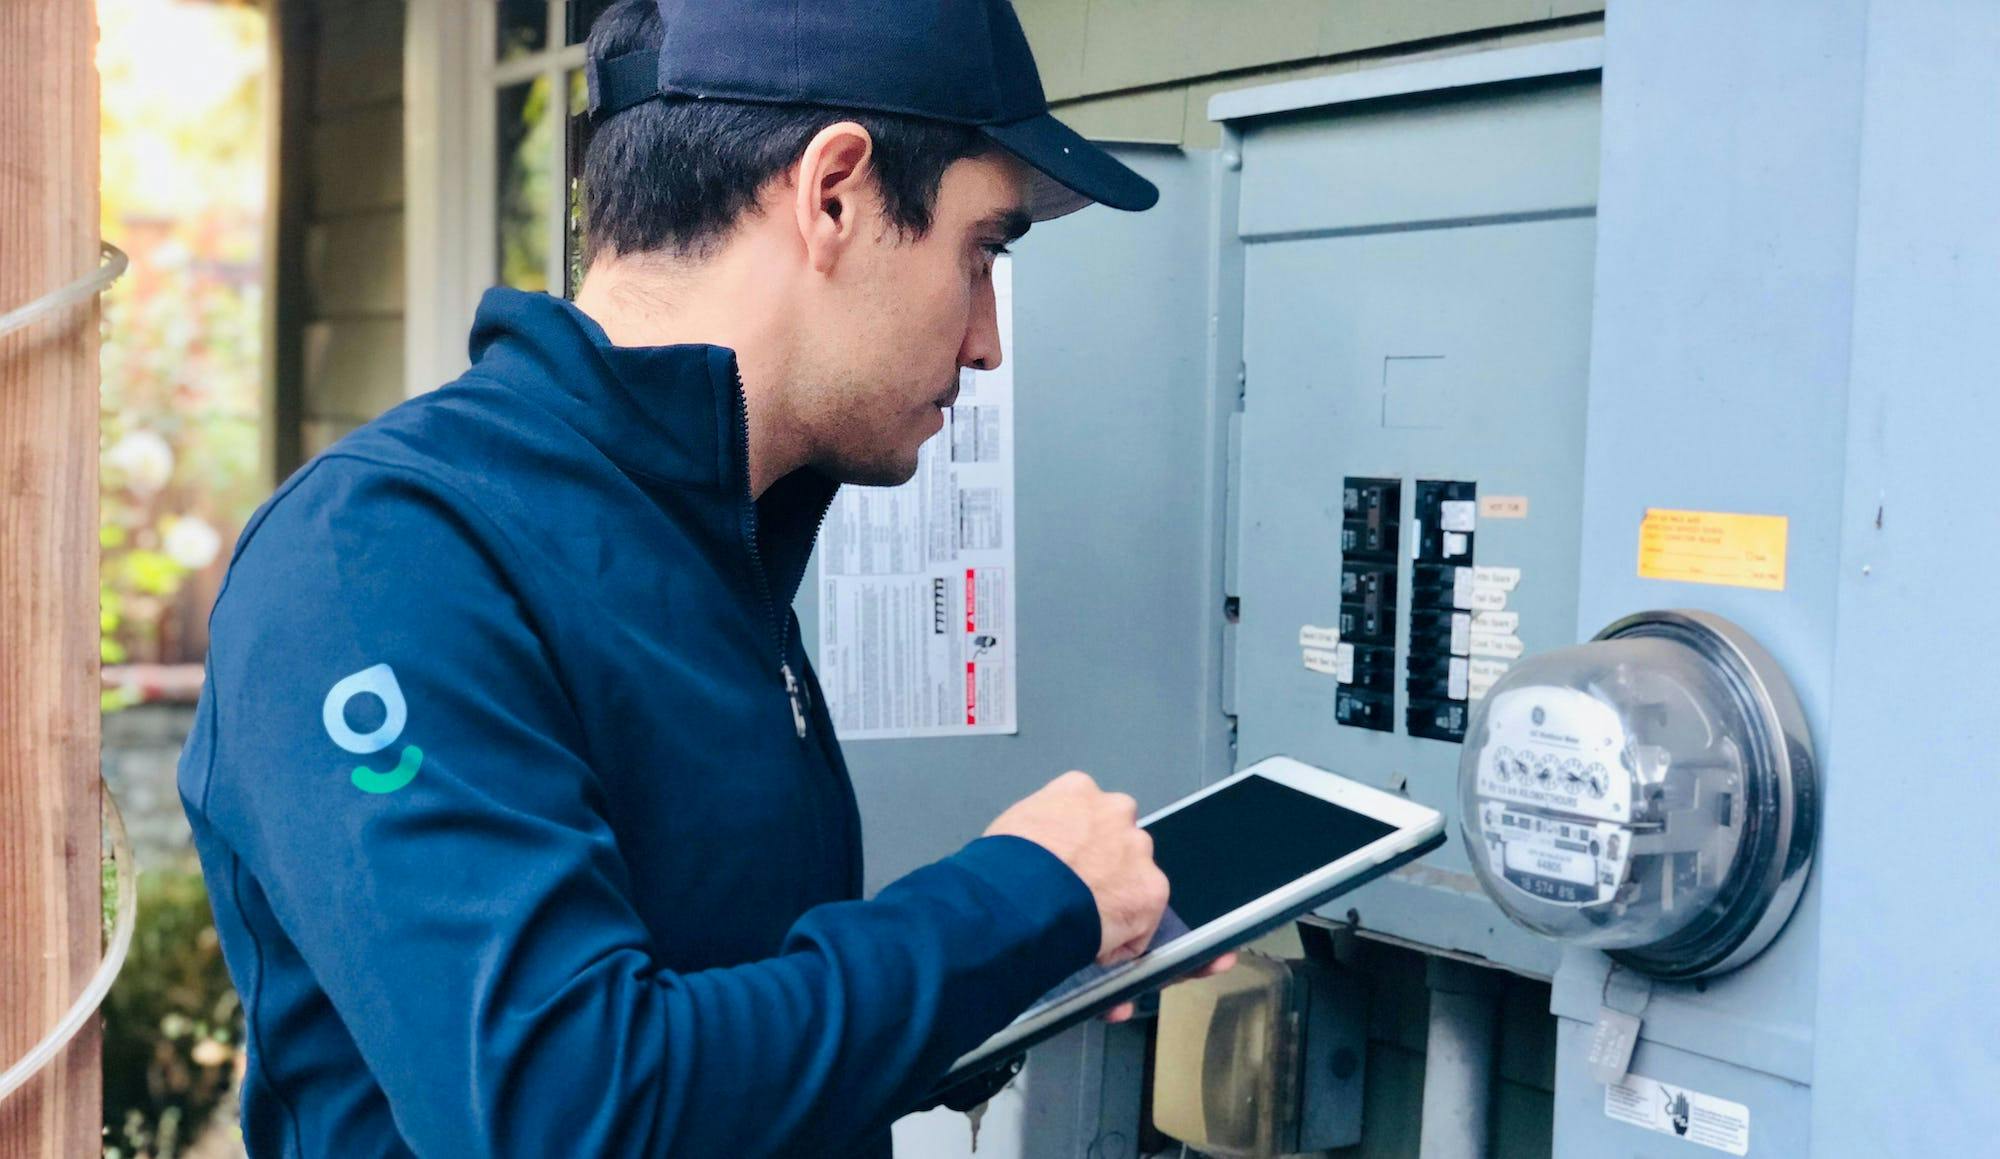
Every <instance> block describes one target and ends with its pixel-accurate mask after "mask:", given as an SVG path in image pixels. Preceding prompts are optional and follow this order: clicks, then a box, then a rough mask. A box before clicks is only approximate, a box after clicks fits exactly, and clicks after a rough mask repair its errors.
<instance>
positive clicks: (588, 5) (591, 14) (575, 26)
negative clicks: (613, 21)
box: [568, 0, 618, 44]
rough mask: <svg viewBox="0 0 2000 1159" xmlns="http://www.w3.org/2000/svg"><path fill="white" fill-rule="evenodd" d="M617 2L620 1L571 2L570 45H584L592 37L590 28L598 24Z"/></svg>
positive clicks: (570, 0)
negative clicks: (586, 39)
mask: <svg viewBox="0 0 2000 1159" xmlns="http://www.w3.org/2000/svg"><path fill="white" fill-rule="evenodd" d="M617 2H618V0H569V4H568V8H569V20H568V24H569V43H571V44H582V43H583V42H584V39H585V38H587V37H588V36H589V35H590V26H591V25H593V24H595V23H597V18H598V17H599V16H602V15H603V14H604V10H605V9H606V8H609V7H611V6H612V5H613V4H615V3H617Z"/></svg>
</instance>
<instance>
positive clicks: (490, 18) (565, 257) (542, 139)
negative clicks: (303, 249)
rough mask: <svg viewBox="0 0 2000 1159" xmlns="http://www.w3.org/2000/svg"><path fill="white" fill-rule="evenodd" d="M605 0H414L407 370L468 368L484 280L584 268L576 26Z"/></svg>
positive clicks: (579, 36)
mask: <svg viewBox="0 0 2000 1159" xmlns="http://www.w3.org/2000/svg"><path fill="white" fill-rule="evenodd" d="M613 2H614V0H410V20H409V30H408V38H407V41H406V44H405V80H406V85H405V87H406V96H405V117H406V121H405V133H404V158H405V170H406V172H407V174H408V178H407V180H408V192H409V202H408V205H407V209H406V212H407V215H408V216H407V218H406V229H407V231H408V240H407V245H406V248H405V253H406V269H405V274H406V281H407V291H408V317H407V319H406V324H407V329H406V343H407V348H406V351H405V372H406V380H407V383H408V386H409V390H410V391H411V392H412V393H414V392H417V391H422V390H428V389H430V388H431V387H433V386H436V385H438V384H439V383H441V382H444V381H446V380H448V379H450V378H451V377H453V376H454V375H456V374H457V373H458V372H459V371H460V370H463V369H464V366H465V359H464V350H465V336H466V330H467V327H468V326H469V325H470V324H471V321H472V314H473V309H474V307H475V306H476V305H477V302H478V298H479V294H480V293H481V292H482V291H484V290H485V289H486V287H488V286H494V285H507V286H513V287H515V288H517V289H523V290H545V291H548V292H550V293H555V294H563V293H566V292H568V291H570V290H571V289H572V288H573V287H574V285H575V279H576V277H577V276H578V275H579V274H580V271H579V270H578V269H577V268H576V260H575V257H574V255H575V254H576V253H577V251H578V249H579V245H578V243H579V242H580V237H579V234H580V230H581V205H580V201H581V197H580V194H581V190H580V185H579V183H578V181H577V180H576V179H575V169H576V168H577V167H578V166H577V164H576V161H577V158H578V156H579V148H578V146H579V143H580V142H579V137H578V134H579V131H580V127H581V122H580V121H579V120H578V119H577V118H578V117H579V116H580V115H581V114H582V113H583V111H584V108H585V106H586V103H587V99H588V98H587V92H586V86H585V84H584V79H583V50H584V44H583V42H584V39H585V37H586V36H587V35H588V34H589V32H590V25H591V23H592V21H594V20H595V19H596V18H597V16H598V15H599V14H600V13H602V12H603V11H604V9H606V8H608V7H610V6H611V4H612V3H613Z"/></svg>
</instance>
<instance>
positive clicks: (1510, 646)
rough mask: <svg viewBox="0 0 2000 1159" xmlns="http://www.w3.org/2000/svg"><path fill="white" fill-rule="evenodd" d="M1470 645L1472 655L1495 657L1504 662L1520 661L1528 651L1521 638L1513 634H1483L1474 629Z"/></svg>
mask: <svg viewBox="0 0 2000 1159" xmlns="http://www.w3.org/2000/svg"><path fill="white" fill-rule="evenodd" d="M1468 643H1469V644H1470V645H1471V654H1472V655H1474V656H1495V657H1498V658H1500V659H1502V660H1518V659H1520V658H1521V653H1522V652H1525V651H1527V648H1526V647H1525V646H1524V645H1523V644H1522V643H1521V638H1520V637H1519V636H1516V635H1514V634H1513V633H1511V632H1482V631H1480V630H1479V629H1477V628H1474V629H1472V632H1471V638H1470V640H1469V641H1468Z"/></svg>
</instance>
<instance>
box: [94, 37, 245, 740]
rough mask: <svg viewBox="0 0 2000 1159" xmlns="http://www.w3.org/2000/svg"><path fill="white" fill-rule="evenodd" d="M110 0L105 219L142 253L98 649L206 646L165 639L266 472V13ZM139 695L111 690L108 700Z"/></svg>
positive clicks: (124, 290)
mask: <svg viewBox="0 0 2000 1159" xmlns="http://www.w3.org/2000/svg"><path fill="white" fill-rule="evenodd" d="M98 7H99V18H100V25H101V27H102V30H103V36H102V41H101V43H100V46H99V51H98V66H99V71H100V73H101V75H102V78H103V121H102V141H103V147H102V158H103V164H102V190H103V196H102V204H103V213H104V218H103V229H104V236H105V237H106V238H107V239H109V240H111V241H112V242H115V243H117V244H118V245H120V246H122V247H123V248H124V249H125V250H126V251H127V252H128V253H129V254H130V255H131V257H132V268H131V270H130V271H129V272H127V274H126V275H125V276H124V277H123V278H121V279H120V280H119V282H118V283H117V284H116V285H115V286H113V287H112V289H111V291H110V292H109V293H108V294H106V295H105V299H104V333H105V343H104V347H103V351H102V376H103V391H102V400H101V407H100V411H99V433H100V436H101V438H102V440H103V447H104V459H103V477H102V490H101V496H102V498H101V503H102V518H101V524H102V526H101V529H100V533H99V538H98V543H99V547H100V550H101V558H102V567H101V571H100V575H99V594H100V597H101V599H102V608H101V612H100V623H99V629H100V633H101V641H102V642H101V644H100V657H101V659H102V660H103V662H104V663H106V664H122V663H128V662H136V661H163V660H165V661H173V660H198V659H199V658H200V657H199V656H198V655H194V656H185V655H180V654H178V653H175V652H173V651H172V650H171V649H167V650H165V651H163V639H162V636H163V633H162V627H163V625H165V624H167V623H169V622H178V621H184V620H186V619H187V618H188V616H187V614H186V613H189V612H192V613H193V615H194V617H195V619H196V620H197V621H198V619H199V615H200V613H199V611H198V610H195V609H185V610H184V609H182V608H181V607H180V604H179V601H181V600H182V599H184V598H185V597H184V595H183V589H184V587H185V585H186V583H187V581H188V579H189V577H190V576H191V575H192V574H193V573H194V572H197V571H200V570H202V569H204V568H207V567H209V566H210V565H211V562H212V559H213V556H214V554H215V550H216V549H219V547H220V546H221V545H223V544H225V543H226V540H227V539H228V538H229V537H230V536H231V535H233V533H234V531H235V529H236V528H237V527H239V526H240V525H241V523H242V520H243V519H244V517H245V516H247V515H248V513H249V511H250V509H251V507H253V506H254V505H255V503H256V501H257V499H258V497H259V495H260V494H261V492H262V491H263V489H264V485H265V480H264V478H263V474H262V471H261V467H260V464H259V461H258V457H259V453H260V446H261V439H260V438H259V433H258V425H257V413H258V407H259V399H260V393H261V391H260V381H261V365H260V358H261V355H260V346H261V331H262V323H263V291H262V286H261V280H262V279H261V269H260V265H259V251H260V249H261V247H262V235H263V220H264V206H263V197H264V180H263V176H264V172H265V151H264V133H263V123H264V102H263V97H262V86H263V80H264V52H265V43H264V41H265V21H264V17H263V15H262V14H261V13H259V12H256V11H255V10H253V9H248V8H224V7H217V6H211V5H199V4H194V5H191V4H184V3H174V2H171V0H98ZM211 545H216V547H215V548H211ZM177 613H178V616H177ZM167 643H171V641H168V642H167ZM128 699H130V698H129V697H128V696H126V695H124V694H122V693H119V692H111V693H107V694H106V699H105V708H106V709H107V710H113V709H116V708H118V707H120V706H121V705H122V704H124V703H125V702H126V701H127V700H128Z"/></svg>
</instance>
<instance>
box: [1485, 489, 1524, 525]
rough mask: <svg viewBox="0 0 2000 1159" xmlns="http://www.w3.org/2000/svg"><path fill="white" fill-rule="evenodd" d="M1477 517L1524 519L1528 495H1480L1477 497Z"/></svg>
mask: <svg viewBox="0 0 2000 1159" xmlns="http://www.w3.org/2000/svg"><path fill="white" fill-rule="evenodd" d="M1479 517H1480V518H1482V519H1526V518H1527V517H1528V497H1527V496H1526V495H1482V496H1480V497H1479Z"/></svg>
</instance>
